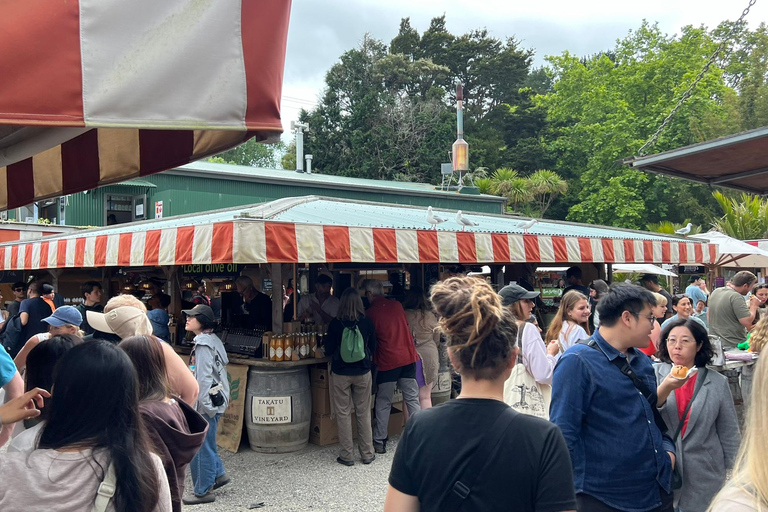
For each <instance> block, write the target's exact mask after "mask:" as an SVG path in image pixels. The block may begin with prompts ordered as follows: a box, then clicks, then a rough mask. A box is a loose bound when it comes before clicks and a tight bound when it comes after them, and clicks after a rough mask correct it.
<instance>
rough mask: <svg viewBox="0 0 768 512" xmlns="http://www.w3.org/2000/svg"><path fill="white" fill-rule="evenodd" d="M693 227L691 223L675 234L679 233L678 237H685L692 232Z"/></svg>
mask: <svg viewBox="0 0 768 512" xmlns="http://www.w3.org/2000/svg"><path fill="white" fill-rule="evenodd" d="M691 226H692V224H691V223H690V222H689V223H688V225H687V226H685V227H684V228H680V229H678V230H677V231H675V233H677V234H678V235H683V236H685V235H687V234H688V233H690V232H691Z"/></svg>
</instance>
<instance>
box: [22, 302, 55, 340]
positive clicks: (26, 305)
mask: <svg viewBox="0 0 768 512" xmlns="http://www.w3.org/2000/svg"><path fill="white" fill-rule="evenodd" d="M19 313H27V314H28V315H29V319H28V320H27V325H25V326H24V331H23V333H22V339H23V340H24V341H25V342H26V341H27V340H28V339H29V338H31V337H32V336H34V335H35V334H40V333H41V332H48V324H47V323H45V322H43V318H48V317H49V316H51V315H52V314H53V311H51V306H49V305H48V303H47V302H45V300H43V299H42V298H40V297H33V298H31V299H24V300H23V301H21V305H20V306H19Z"/></svg>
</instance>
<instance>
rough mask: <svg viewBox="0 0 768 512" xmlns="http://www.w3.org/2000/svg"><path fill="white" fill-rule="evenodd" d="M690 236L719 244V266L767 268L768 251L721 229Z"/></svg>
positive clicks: (717, 263) (717, 262) (716, 263)
mask: <svg viewBox="0 0 768 512" xmlns="http://www.w3.org/2000/svg"><path fill="white" fill-rule="evenodd" d="M690 238H696V239H698V240H708V241H709V243H711V244H714V245H717V248H718V252H719V256H718V257H717V260H715V266H718V267H740V268H765V267H768V251H764V250H763V249H760V248H759V247H757V246H756V245H752V244H749V243H747V242H742V241H741V240H737V239H736V238H732V237H730V236H728V235H726V234H724V233H720V232H719V231H708V232H706V233H701V234H698V235H691V236H690Z"/></svg>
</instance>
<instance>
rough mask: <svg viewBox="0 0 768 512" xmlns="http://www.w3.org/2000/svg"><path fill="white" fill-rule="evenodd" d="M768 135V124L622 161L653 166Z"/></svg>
mask: <svg viewBox="0 0 768 512" xmlns="http://www.w3.org/2000/svg"><path fill="white" fill-rule="evenodd" d="M763 137H768V126H764V127H762V128H756V129H754V130H750V131H747V132H743V133H739V134H736V135H728V136H726V137H720V138H719V139H714V140H709V141H705V142H699V143H697V144H691V145H689V146H684V147H682V148H678V149H672V150H670V151H665V152H663V153H657V154H655V155H649V156H633V157H629V158H626V159H624V160H623V162H622V163H624V164H625V165H629V166H631V167H644V166H646V165H647V166H651V165H653V164H655V163H657V162H664V161H667V160H674V159H676V158H680V157H683V156H688V155H693V154H696V153H702V152H704V151H709V150H711V149H716V148H722V147H727V146H732V145H734V144H739V143H741V142H747V141H750V140H754V139H760V138H763ZM692 181H693V180H692Z"/></svg>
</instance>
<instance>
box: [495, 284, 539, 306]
mask: <svg viewBox="0 0 768 512" xmlns="http://www.w3.org/2000/svg"><path fill="white" fill-rule="evenodd" d="M499 295H500V296H501V304H502V306H510V305H512V304H514V303H515V302H517V301H519V300H523V299H535V298H536V297H538V296H539V292H529V291H528V290H526V289H525V288H523V287H522V286H519V285H516V284H508V285H507V286H505V287H504V288H502V289H501V290H499Z"/></svg>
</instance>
